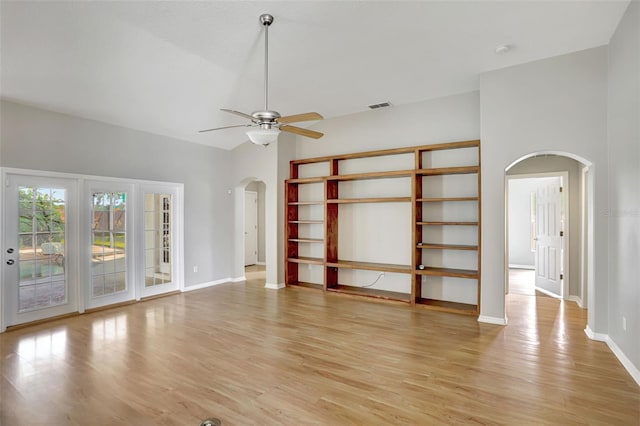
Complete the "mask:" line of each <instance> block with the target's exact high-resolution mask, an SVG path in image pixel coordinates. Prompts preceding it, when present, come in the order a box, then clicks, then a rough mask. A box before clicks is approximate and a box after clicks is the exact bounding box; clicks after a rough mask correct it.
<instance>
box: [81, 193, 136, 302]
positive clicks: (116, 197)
mask: <svg viewBox="0 0 640 426" xmlns="http://www.w3.org/2000/svg"><path fill="white" fill-rule="evenodd" d="M84 195H85V196H84V200H85V209H86V210H85V217H87V218H88V220H86V221H84V223H85V229H84V231H85V235H86V234H87V233H88V234H89V235H88V238H87V237H86V236H85V238H84V240H85V241H86V245H85V247H84V250H83V252H84V253H85V256H84V259H85V260H84V262H85V268H83V270H84V271H85V277H84V279H83V282H84V283H85V286H84V295H85V308H86V309H92V308H97V307H101V306H105V305H112V304H114V303H120V302H125V301H129V300H133V299H134V297H135V286H134V285H133V275H132V269H133V265H132V262H131V258H132V253H133V252H134V251H133V247H132V243H133V238H132V236H131V232H130V229H131V228H132V225H133V222H132V218H131V212H132V211H133V208H130V207H132V206H130V204H131V203H130V200H131V199H132V197H133V185H131V184H126V183H119V182H101V181H86V182H85V194H84ZM87 227H89V228H90V229H87Z"/></svg>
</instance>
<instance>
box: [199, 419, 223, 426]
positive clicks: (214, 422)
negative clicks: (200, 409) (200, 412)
mask: <svg viewBox="0 0 640 426" xmlns="http://www.w3.org/2000/svg"><path fill="white" fill-rule="evenodd" d="M200 426H222V420H220V419H205V420H203V421H202V423H200Z"/></svg>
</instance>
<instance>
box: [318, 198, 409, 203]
mask: <svg viewBox="0 0 640 426" xmlns="http://www.w3.org/2000/svg"><path fill="white" fill-rule="evenodd" d="M410 201H411V197H378V198H338V199H331V200H327V204H358V203H406V202H410Z"/></svg>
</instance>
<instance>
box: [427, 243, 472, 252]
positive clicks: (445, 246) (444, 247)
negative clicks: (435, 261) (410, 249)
mask: <svg viewBox="0 0 640 426" xmlns="http://www.w3.org/2000/svg"><path fill="white" fill-rule="evenodd" d="M416 247H417V248H423V249H432V250H436V249H437V250H471V251H473V250H478V246H469V245H460V244H433V243H422V244H420V243H418V245H417V246H416Z"/></svg>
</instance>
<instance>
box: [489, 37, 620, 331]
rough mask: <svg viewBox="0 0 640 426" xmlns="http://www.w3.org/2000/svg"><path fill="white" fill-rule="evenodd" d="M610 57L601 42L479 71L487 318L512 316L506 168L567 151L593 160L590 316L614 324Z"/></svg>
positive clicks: (595, 324)
mask: <svg viewBox="0 0 640 426" xmlns="http://www.w3.org/2000/svg"><path fill="white" fill-rule="evenodd" d="M606 60H607V49H606V48H605V47H599V48H595V49H589V50H585V51H581V52H576V53H572V54H568V55H563V56H558V57H555V58H549V59H544V60H541V61H536V62H532V63H528V64H524V65H519V66H514V67H509V68H504V69H501V70H497V71H491V72H487V73H484V74H482V75H481V76H480V93H481V96H480V109H481V129H482V132H481V133H482V137H481V140H482V235H483V237H484V238H483V240H482V288H483V291H482V315H486V316H488V317H493V318H506V316H505V300H504V285H505V273H504V271H505V238H504V237H505V226H504V224H505V208H504V191H505V188H504V174H505V170H506V168H507V167H508V166H509V165H510V164H512V163H513V162H515V161H516V160H518V159H520V158H523V157H524V156H527V155H530V154H532V153H535V152H549V153H553V152H560V153H562V152H564V153H571V154H572V155H574V156H575V157H579V158H581V159H584V161H585V162H587V163H591V164H592V168H591V173H590V176H591V177H592V181H591V182H590V184H589V185H590V187H591V190H592V192H593V202H594V205H595V210H594V211H593V212H591V213H592V217H591V221H592V223H591V227H592V229H594V230H595V233H594V234H590V238H592V241H591V247H592V248H593V249H594V250H595V264H594V265H592V269H591V274H590V275H591V276H590V280H589V281H590V286H592V293H591V294H593V295H594V297H593V298H590V299H589V313H588V316H589V326H590V327H591V328H592V329H593V330H596V331H600V332H605V331H606V329H607V314H608V313H607V305H608V302H607V226H606V217H605V214H604V213H605V211H606V202H607V196H606V191H607V162H606V158H607V152H606V151H607V150H606V136H607V135H606V95H607V89H606V79H607V75H606V72H607V68H606V64H607V62H606ZM575 157H574V158H575ZM594 301H597V304H595V303H593V302H594Z"/></svg>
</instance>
